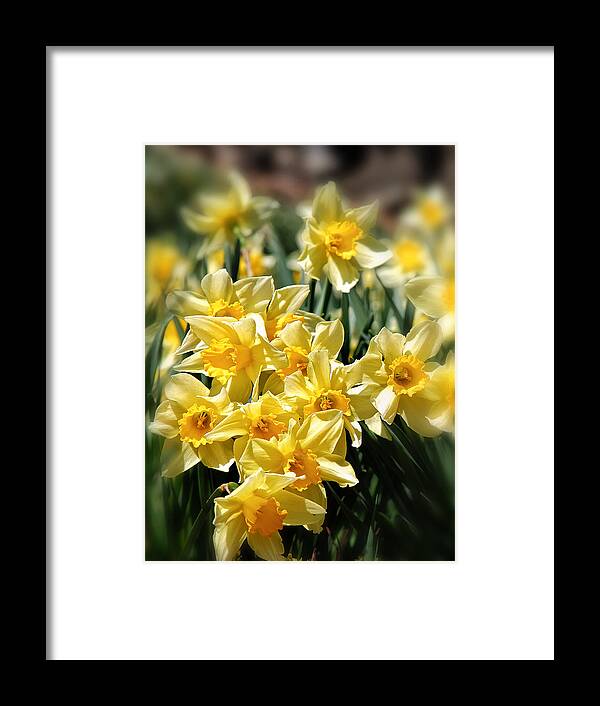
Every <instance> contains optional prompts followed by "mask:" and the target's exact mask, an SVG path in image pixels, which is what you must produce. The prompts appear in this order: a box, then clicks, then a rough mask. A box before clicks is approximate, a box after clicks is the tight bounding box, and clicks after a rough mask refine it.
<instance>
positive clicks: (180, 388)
mask: <svg viewBox="0 0 600 706" xmlns="http://www.w3.org/2000/svg"><path fill="white" fill-rule="evenodd" d="M208 395H210V390H209V389H208V388H207V387H206V386H205V385H203V384H202V383H201V382H200V380H198V379H197V378H195V377H194V376H193V375H188V374H187V373H178V374H177V375H173V376H172V377H171V378H170V379H169V382H168V383H167V384H166V385H165V396H166V397H167V398H168V399H170V400H174V401H175V402H177V403H179V404H180V405H181V406H182V407H185V408H186V409H188V407H191V406H192V405H193V404H194V402H197V398H198V397H208Z"/></svg>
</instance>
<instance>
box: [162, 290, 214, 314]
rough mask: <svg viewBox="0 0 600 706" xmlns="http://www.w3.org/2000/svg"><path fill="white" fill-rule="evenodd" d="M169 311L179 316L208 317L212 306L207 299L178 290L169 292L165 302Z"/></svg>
mask: <svg viewBox="0 0 600 706" xmlns="http://www.w3.org/2000/svg"><path fill="white" fill-rule="evenodd" d="M165 303H166V305H167V309H168V310H169V311H172V312H173V313H174V314H177V315H178V316H193V315H200V316H206V315H207V314H210V306H209V304H208V302H207V301H206V299H203V298H202V297H199V296H198V295H197V294H194V292H182V291H179V290H176V291H174V292H169V294H167V298H166V300H165Z"/></svg>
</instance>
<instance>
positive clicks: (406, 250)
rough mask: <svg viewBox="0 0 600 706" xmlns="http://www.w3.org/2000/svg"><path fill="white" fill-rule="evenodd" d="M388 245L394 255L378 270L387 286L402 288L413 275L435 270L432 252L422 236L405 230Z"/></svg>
mask: <svg viewBox="0 0 600 706" xmlns="http://www.w3.org/2000/svg"><path fill="white" fill-rule="evenodd" d="M388 246H389V248H390V251H391V253H392V257H391V259H390V260H389V261H388V262H386V264H385V265H383V267H381V268H379V269H378V270H377V274H378V275H379V277H380V279H381V281H382V283H383V284H384V285H385V286H386V287H388V288H390V289H401V288H402V287H403V285H404V284H405V283H406V281H407V280H409V279H411V278H412V277H415V276H416V275H419V274H423V273H427V274H430V273H433V272H435V267H434V264H433V259H432V257H431V253H430V251H429V248H428V246H427V245H426V244H425V242H424V241H423V239H422V238H419V237H417V236H415V235H412V234H409V233H406V232H404V233H402V234H401V235H400V236H399V237H398V238H397V239H396V240H394V241H392V242H390V243H388Z"/></svg>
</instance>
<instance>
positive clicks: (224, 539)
mask: <svg viewBox="0 0 600 706" xmlns="http://www.w3.org/2000/svg"><path fill="white" fill-rule="evenodd" d="M218 502H219V499H218V498H217V500H215V505H216V504H217V503H218ZM246 534H247V525H246V522H245V520H244V517H243V515H242V513H241V512H238V513H237V514H236V515H234V516H233V517H231V518H229V520H228V521H227V522H218V520H215V529H214V532H213V545H214V547H215V556H216V558H217V561H233V560H234V559H236V558H237V556H238V554H239V553H240V549H241V547H242V544H243V543H244V540H245V539H246Z"/></svg>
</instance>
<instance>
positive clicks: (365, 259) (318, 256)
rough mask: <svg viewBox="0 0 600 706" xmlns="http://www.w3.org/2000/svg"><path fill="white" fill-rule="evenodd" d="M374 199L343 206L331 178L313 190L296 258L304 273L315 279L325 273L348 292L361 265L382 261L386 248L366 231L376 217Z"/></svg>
mask: <svg viewBox="0 0 600 706" xmlns="http://www.w3.org/2000/svg"><path fill="white" fill-rule="evenodd" d="M377 209H378V205H377V202H374V203H372V204H370V205H368V206H362V207H361V208H352V209H344V208H343V207H342V203H341V199H340V197H339V194H338V192H337V189H336V186H335V184H334V183H333V182H329V183H328V184H326V185H325V186H322V187H320V188H319V189H318V190H317V193H316V195H315V199H314V201H313V206H312V215H311V217H310V218H309V219H308V220H307V222H306V227H305V229H304V233H303V245H304V247H303V250H302V252H301V253H300V257H299V262H300V264H301V265H302V266H303V267H304V270H305V272H306V274H307V275H308V276H309V277H312V278H313V279H319V278H320V277H321V274H322V273H323V272H325V273H326V275H327V277H328V278H329V281H330V282H331V284H332V285H333V286H334V287H335V289H336V290H338V291H340V292H349V291H350V290H351V289H352V287H354V285H355V284H356V283H357V282H358V277H359V272H360V270H362V269H372V268H374V267H379V266H380V265H383V263H384V262H386V261H387V260H388V259H389V258H390V257H391V253H390V251H389V250H388V249H387V248H386V247H385V245H383V244H382V243H380V242H379V241H378V240H377V239H376V238H374V237H373V236H372V235H370V234H369V231H370V230H371V229H372V228H373V226H374V225H375V221H376V220H377Z"/></svg>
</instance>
